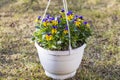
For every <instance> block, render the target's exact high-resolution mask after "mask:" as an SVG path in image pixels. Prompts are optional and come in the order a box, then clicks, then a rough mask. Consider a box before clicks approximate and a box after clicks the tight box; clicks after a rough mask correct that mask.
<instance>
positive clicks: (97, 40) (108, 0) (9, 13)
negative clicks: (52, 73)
mask: <svg viewBox="0 0 120 80" xmlns="http://www.w3.org/2000/svg"><path fill="white" fill-rule="evenodd" d="M30 1H32V0H0V80H52V79H51V78H49V77H47V76H46V75H45V73H44V70H43V68H42V66H41V64H40V61H39V58H38V54H37V51H36V48H35V46H34V43H33V42H32V41H31V37H32V33H33V32H34V31H35V26H34V25H35V22H34V20H35V19H36V18H37V16H39V15H42V14H43V11H44V9H45V6H46V4H47V1H48V0H33V2H30ZM51 1H52V2H51V5H50V7H49V10H48V12H47V13H50V14H52V15H57V14H58V12H59V10H60V9H62V8H63V4H62V1H60V0H51ZM67 1H68V6H69V10H72V11H73V12H74V13H75V14H79V15H83V16H84V18H85V20H87V21H88V22H89V23H91V24H92V27H91V28H92V29H93V35H92V36H91V38H90V39H89V40H88V43H87V47H86V49H85V54H84V56H83V59H82V63H81V65H80V67H79V69H78V71H77V74H76V76H75V77H73V78H71V79H67V80H119V79H120V0H67Z"/></svg>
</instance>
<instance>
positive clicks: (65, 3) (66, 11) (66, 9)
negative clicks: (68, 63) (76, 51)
mask: <svg viewBox="0 0 120 80" xmlns="http://www.w3.org/2000/svg"><path fill="white" fill-rule="evenodd" d="M63 6H64V9H65V17H66V22H67V26H68V35H69V55H70V54H71V49H72V47H71V35H70V26H69V22H68V18H67V13H68V7H67V1H66V0H63Z"/></svg>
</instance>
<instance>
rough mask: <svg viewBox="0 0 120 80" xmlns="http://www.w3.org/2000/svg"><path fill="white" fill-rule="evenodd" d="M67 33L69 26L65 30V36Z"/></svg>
mask: <svg viewBox="0 0 120 80" xmlns="http://www.w3.org/2000/svg"><path fill="white" fill-rule="evenodd" d="M67 33H68V26H66V27H65V29H64V34H67Z"/></svg>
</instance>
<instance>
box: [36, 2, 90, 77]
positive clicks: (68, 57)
mask: <svg viewBox="0 0 120 80" xmlns="http://www.w3.org/2000/svg"><path fill="white" fill-rule="evenodd" d="M50 1H51V0H49V2H48V5H47V7H46V10H45V13H44V15H43V17H42V19H41V21H40V27H41V25H42V21H43V20H44V17H45V15H46V11H47V9H48V6H49V4H50ZM63 4H64V10H65V11H64V12H65V19H66V23H67V26H68V28H67V29H65V30H67V31H68V38H69V39H68V45H69V46H68V47H69V48H68V50H66V51H51V50H48V49H45V47H44V48H42V47H40V46H39V44H38V43H37V40H36V41H35V46H36V48H37V51H38V55H39V59H40V62H41V64H42V66H43V68H44V70H45V73H46V75H47V76H48V77H51V78H53V79H67V78H71V77H73V76H74V75H75V74H76V71H77V69H78V67H79V65H80V63H81V60H82V57H83V53H84V49H85V47H86V44H84V42H83V45H82V46H80V47H79V46H77V47H78V48H75V49H72V47H71V34H70V29H69V22H68V18H67V12H68V9H67V2H66V0H63ZM81 20H82V19H81ZM81 22H82V21H81ZM82 23H83V22H82ZM78 25H80V24H79V22H78ZM84 25H85V27H86V26H87V23H86V22H84ZM85 27H84V26H83V28H85ZM87 29H89V28H87ZM71 30H72V29H71ZM82 30H83V29H82ZM38 31H39V30H38ZM80 32H82V31H80ZM75 33H76V32H75ZM78 33H79V32H78ZM39 34H40V33H39ZM41 35H42V34H41ZM86 35H88V34H84V35H83V36H85V37H86ZM50 36H51V35H50V34H49V35H48V34H47V38H48V39H46V40H51V38H50ZM38 38H39V37H38ZM40 39H41V40H43V41H44V39H43V38H40ZM82 39H83V38H82ZM38 42H39V41H38ZM56 42H57V41H56ZM79 42H80V41H79ZM41 43H42V42H41ZM44 43H47V42H44ZM78 44H79V43H78ZM55 47H57V46H55ZM53 50H54V49H53ZM55 50H56V49H55Z"/></svg>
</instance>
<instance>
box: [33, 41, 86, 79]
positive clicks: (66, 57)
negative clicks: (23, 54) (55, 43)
mask: <svg viewBox="0 0 120 80" xmlns="http://www.w3.org/2000/svg"><path fill="white" fill-rule="evenodd" d="M35 46H36V48H37V51H38V54H39V58H40V62H41V64H42V66H43V68H44V69H45V73H46V75H47V76H48V77H51V78H53V79H67V78H71V77H73V76H74V75H75V74H76V70H77V69H78V67H79V65H80V63H81V60H82V56H83V53H84V49H85V47H86V44H84V45H82V46H81V47H79V48H76V49H73V50H71V54H69V51H50V50H46V49H44V48H42V47H40V46H39V45H38V44H37V43H35Z"/></svg>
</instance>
